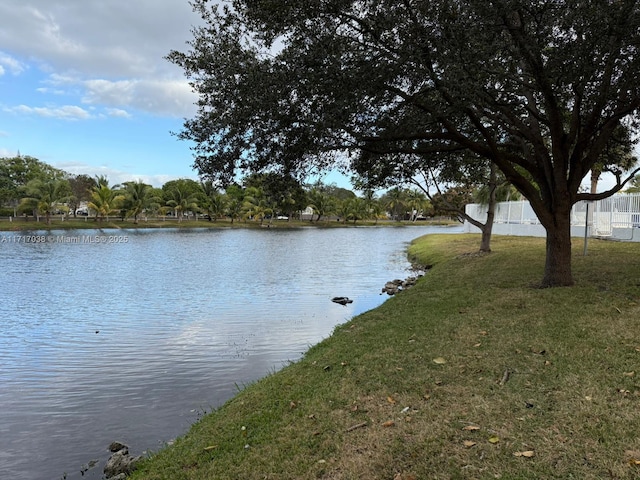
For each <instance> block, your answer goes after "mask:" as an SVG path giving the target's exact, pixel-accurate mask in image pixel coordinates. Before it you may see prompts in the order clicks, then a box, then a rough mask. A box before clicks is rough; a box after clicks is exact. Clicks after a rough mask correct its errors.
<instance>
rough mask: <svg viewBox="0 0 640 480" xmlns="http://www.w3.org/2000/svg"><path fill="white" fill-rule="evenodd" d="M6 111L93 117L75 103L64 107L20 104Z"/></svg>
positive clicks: (78, 117) (67, 117)
mask: <svg viewBox="0 0 640 480" xmlns="http://www.w3.org/2000/svg"><path fill="white" fill-rule="evenodd" d="M5 110H6V111H8V112H11V113H17V114H22V115H37V116H39V117H46V118H58V119H62V120H86V119H89V118H91V117H92V115H91V113H89V112H88V111H87V110H85V109H84V108H81V107H78V106H75V105H64V106H62V107H29V106H27V105H18V106H16V107H10V108H5Z"/></svg>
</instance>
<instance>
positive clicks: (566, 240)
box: [542, 207, 573, 287]
mask: <svg viewBox="0 0 640 480" xmlns="http://www.w3.org/2000/svg"><path fill="white" fill-rule="evenodd" d="M562 210H565V209H562ZM570 218H571V207H569V209H568V211H566V212H564V211H563V212H556V213H555V214H552V220H553V221H552V222H551V223H550V224H548V225H544V227H545V229H546V230H547V251H546V254H547V257H546V261H545V265H544V277H543V278H542V287H568V286H571V285H573V276H572V274H571V221H570Z"/></svg>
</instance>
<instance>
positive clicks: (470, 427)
mask: <svg viewBox="0 0 640 480" xmlns="http://www.w3.org/2000/svg"><path fill="white" fill-rule="evenodd" d="M462 429H463V430H466V431H467V432H471V431H474V430H480V427H478V426H477V425H467V426H466V427H463V428H462Z"/></svg>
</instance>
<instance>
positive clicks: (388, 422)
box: [382, 420, 396, 427]
mask: <svg viewBox="0 0 640 480" xmlns="http://www.w3.org/2000/svg"><path fill="white" fill-rule="evenodd" d="M395 424H396V422H394V421H393V420H387V421H386V422H384V423H383V424H382V426H383V427H393V426H394V425H395Z"/></svg>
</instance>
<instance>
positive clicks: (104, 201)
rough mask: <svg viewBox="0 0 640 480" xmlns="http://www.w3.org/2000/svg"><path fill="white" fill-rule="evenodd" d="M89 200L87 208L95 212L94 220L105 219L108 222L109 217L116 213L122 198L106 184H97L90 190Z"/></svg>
mask: <svg viewBox="0 0 640 480" xmlns="http://www.w3.org/2000/svg"><path fill="white" fill-rule="evenodd" d="M90 198H91V201H90V202H89V203H88V204H87V206H88V207H89V208H90V209H91V210H93V211H94V212H96V216H95V220H99V221H102V220H103V219H105V218H106V219H107V221H109V215H111V214H112V213H115V212H117V211H118V207H119V204H120V202H121V201H122V200H123V199H124V196H123V195H121V194H120V192H118V191H117V190H115V189H114V188H111V187H109V184H108V183H101V182H98V185H97V186H95V187H93V189H92V190H91V195H90Z"/></svg>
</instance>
